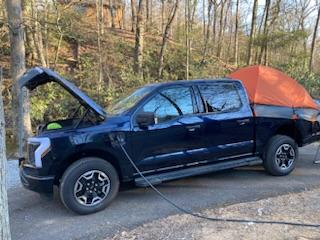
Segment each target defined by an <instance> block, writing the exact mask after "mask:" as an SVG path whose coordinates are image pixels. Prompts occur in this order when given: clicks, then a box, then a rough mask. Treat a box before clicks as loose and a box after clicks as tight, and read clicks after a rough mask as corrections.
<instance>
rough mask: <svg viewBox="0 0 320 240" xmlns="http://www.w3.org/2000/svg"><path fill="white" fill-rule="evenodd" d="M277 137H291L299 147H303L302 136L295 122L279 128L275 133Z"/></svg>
mask: <svg viewBox="0 0 320 240" xmlns="http://www.w3.org/2000/svg"><path fill="white" fill-rule="evenodd" d="M275 135H284V136H288V137H291V138H292V139H293V140H294V141H295V142H296V143H297V144H298V146H299V147H300V146H302V142H303V141H302V134H301V132H300V130H299V128H298V127H297V126H296V124H295V123H294V122H292V123H286V124H283V125H281V126H279V127H278V129H277V130H276V132H275Z"/></svg>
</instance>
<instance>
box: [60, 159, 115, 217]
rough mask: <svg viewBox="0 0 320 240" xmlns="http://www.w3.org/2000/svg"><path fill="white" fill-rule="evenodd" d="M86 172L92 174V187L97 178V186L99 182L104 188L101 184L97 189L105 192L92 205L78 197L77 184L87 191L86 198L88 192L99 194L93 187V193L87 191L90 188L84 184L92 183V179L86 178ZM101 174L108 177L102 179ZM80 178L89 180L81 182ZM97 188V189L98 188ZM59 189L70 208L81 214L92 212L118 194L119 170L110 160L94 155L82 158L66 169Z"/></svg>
mask: <svg viewBox="0 0 320 240" xmlns="http://www.w3.org/2000/svg"><path fill="white" fill-rule="evenodd" d="M86 174H89V175H90V174H91V175H90V177H91V180H92V187H94V185H95V184H93V182H94V180H96V182H95V183H96V184H97V185H96V186H98V184H101V186H103V187H102V188H101V187H100V185H99V186H98V187H96V188H97V189H98V188H100V189H99V190H100V191H99V193H100V195H101V194H103V197H100V196H99V197H100V200H99V201H100V202H96V203H94V204H93V205H90V206H89V205H87V204H86V203H83V202H82V203H81V201H83V199H82V200H79V198H77V197H76V193H75V191H76V184H77V186H80V187H81V189H83V191H84V192H85V194H84V195H83V196H86V197H85V199H89V198H87V195H86V194H87V193H88V194H96V195H95V196H98V194H97V193H96V192H95V191H94V193H92V192H93V189H91V190H92V191H91V193H89V191H87V189H88V188H86V189H84V185H85V186H86V185H87V184H91V180H88V179H87V178H86V177H87V176H86ZM99 174H102V176H103V177H105V176H107V177H105V179H104V180H101V181H100V179H99V178H100V175H99ZM83 176H84V177H83ZM80 179H81V180H83V181H87V182H85V183H80V184H79V182H81V181H80ZM78 180H79V182H78ZM99 181H100V182H99ZM107 186H108V187H107ZM96 188H95V190H97V189H96ZM102 189H104V190H102ZM105 189H107V190H108V193H107V194H104V192H105V191H106V190H105ZM59 190H60V198H61V201H62V203H63V204H64V205H65V206H66V207H67V208H68V209H70V210H71V211H73V212H75V213H78V214H81V215H85V214H91V213H95V212H98V211H100V210H102V209H105V208H106V207H107V206H108V205H109V204H110V202H111V201H112V200H113V199H114V198H115V197H116V196H117V193H118V191H119V177H118V174H117V171H116V170H115V168H114V167H113V166H112V165H111V164H110V163H109V162H107V161H105V160H103V159H100V158H94V157H88V158H82V159H80V160H78V161H76V162H75V163H73V164H72V165H71V166H69V167H68V169H67V170H66V171H65V173H64V174H63V176H62V178H61V182H60V187H59ZM79 192H80V191H79ZM97 192H98V190H97ZM92 196H93V195H91V198H93V197H92ZM91 198H90V199H91ZM85 201H87V200H85ZM92 202H93V200H92Z"/></svg>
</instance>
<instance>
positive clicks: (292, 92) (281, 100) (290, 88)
mask: <svg viewBox="0 0 320 240" xmlns="http://www.w3.org/2000/svg"><path fill="white" fill-rule="evenodd" d="M228 77H230V78H233V79H238V80H241V81H242V83H243V84H244V86H245V88H246V90H247V93H248V95H249V99H250V102H251V103H256V104H266V105H275V106H286V107H295V108H313V109H318V106H317V104H316V103H315V102H314V101H313V99H312V98H311V97H310V95H309V93H308V92H307V91H306V89H304V87H302V86H301V85H300V84H299V83H298V82H297V81H296V80H294V79H293V78H291V77H289V76H287V75H286V74H284V73H282V72H280V71H278V70H276V69H274V68H270V67H265V66H260V65H255V66H249V67H245V68H241V69H239V70H237V71H235V72H233V73H231V74H230V75H229V76H228Z"/></svg>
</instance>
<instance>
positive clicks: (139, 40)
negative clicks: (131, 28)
mask: <svg viewBox="0 0 320 240" xmlns="http://www.w3.org/2000/svg"><path fill="white" fill-rule="evenodd" d="M145 9H146V0H140V1H139V9H138V15H137V29H136V42H135V49H134V65H135V66H134V70H135V73H136V74H138V75H140V76H141V77H143V72H142V67H143V46H144V27H145Z"/></svg>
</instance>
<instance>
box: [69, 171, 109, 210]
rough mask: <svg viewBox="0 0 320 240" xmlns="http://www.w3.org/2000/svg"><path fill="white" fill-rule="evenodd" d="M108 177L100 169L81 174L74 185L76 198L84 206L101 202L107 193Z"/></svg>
mask: <svg viewBox="0 0 320 240" xmlns="http://www.w3.org/2000/svg"><path fill="white" fill-rule="evenodd" d="M109 191H110V179H109V177H108V176H107V175H106V174H105V173H104V172H102V171H100V170H92V171H88V172H85V173H84V174H82V175H81V176H80V177H79V178H78V180H77V181H76V184H75V185H74V196H75V198H76V200H77V201H78V202H79V203H80V204H82V205H85V206H93V205H96V204H99V203H101V202H102V201H103V200H104V199H105V198H106V197H107V195H108V194H109Z"/></svg>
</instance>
